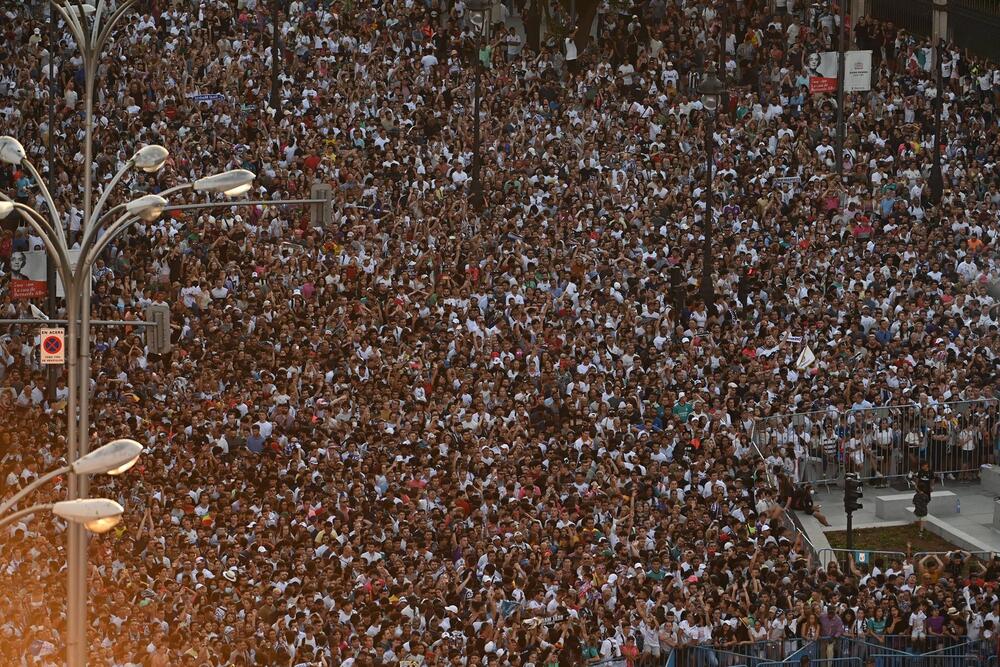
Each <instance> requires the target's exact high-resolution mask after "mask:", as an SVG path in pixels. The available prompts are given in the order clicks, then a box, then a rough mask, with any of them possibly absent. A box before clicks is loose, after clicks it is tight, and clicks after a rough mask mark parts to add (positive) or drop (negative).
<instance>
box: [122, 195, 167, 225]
mask: <svg viewBox="0 0 1000 667" xmlns="http://www.w3.org/2000/svg"><path fill="white" fill-rule="evenodd" d="M166 206H167V200H166V199H164V198H163V197H161V196H160V195H143V196H142V197H139V198H138V199H133V200H132V201H130V202H129V203H127V204H125V210H126V211H128V212H129V213H131V214H132V215H134V216H136V217H138V218H141V219H142V220H145V221H146V222H152V221H153V220H156V219H157V218H158V217H160V214H161V213H163V209H164V208H166Z"/></svg>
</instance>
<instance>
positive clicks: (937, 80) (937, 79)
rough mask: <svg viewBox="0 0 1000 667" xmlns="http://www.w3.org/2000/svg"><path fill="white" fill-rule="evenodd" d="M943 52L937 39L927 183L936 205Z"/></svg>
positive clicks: (940, 177)
mask: <svg viewBox="0 0 1000 667" xmlns="http://www.w3.org/2000/svg"><path fill="white" fill-rule="evenodd" d="M943 54H944V40H943V39H938V43H937V46H936V47H935V49H934V69H935V70H936V72H935V75H934V85H935V87H937V95H936V96H935V97H934V162H933V163H932V164H931V174H930V178H929V179H928V185H930V188H931V201H932V202H934V205H935V206H937V205H938V204H940V203H941V197H942V196H943V195H944V175H943V174H942V173H941V116H942V112H943V111H944V75H943V74H942V73H941V65H942V62H941V56H942V55H943Z"/></svg>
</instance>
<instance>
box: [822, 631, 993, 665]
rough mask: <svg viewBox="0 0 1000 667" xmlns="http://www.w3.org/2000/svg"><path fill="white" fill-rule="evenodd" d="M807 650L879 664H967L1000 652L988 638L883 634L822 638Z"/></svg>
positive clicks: (978, 663)
mask: <svg viewBox="0 0 1000 667" xmlns="http://www.w3.org/2000/svg"><path fill="white" fill-rule="evenodd" d="M808 650H809V655H810V657H818V658H833V657H839V658H856V659H860V660H863V661H864V660H868V659H873V660H874V661H875V664H876V665H877V666H878V667H910V666H911V665H916V667H966V665H971V664H975V665H986V664H987V663H988V662H989V660H990V659H991V658H993V657H995V656H996V655H997V644H996V641H994V640H986V639H981V640H976V641H969V640H968V639H967V638H960V639H953V638H950V637H935V636H929V637H926V638H921V639H914V638H913V637H911V636H910V635H880V636H878V637H867V638H864V639H861V638H855V637H840V638H837V639H820V640H819V641H818V642H816V643H815V644H814V645H813V646H810V647H808Z"/></svg>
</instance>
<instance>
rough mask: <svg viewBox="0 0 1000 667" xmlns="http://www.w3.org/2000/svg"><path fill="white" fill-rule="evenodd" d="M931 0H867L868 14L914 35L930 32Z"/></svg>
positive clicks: (925, 34)
mask: <svg viewBox="0 0 1000 667" xmlns="http://www.w3.org/2000/svg"><path fill="white" fill-rule="evenodd" d="M932 7H933V5H932V2H931V0H868V12H867V14H868V16H873V17H875V18H877V19H878V20H880V21H887V22H890V23H892V24H893V25H895V26H896V27H897V28H903V29H904V30H906V31H908V32H912V33H913V34H915V35H922V36H925V37H926V36H927V35H930V34H931V14H932V11H933V10H932Z"/></svg>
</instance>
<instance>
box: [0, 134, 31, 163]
mask: <svg viewBox="0 0 1000 667" xmlns="http://www.w3.org/2000/svg"><path fill="white" fill-rule="evenodd" d="M24 156H25V152H24V146H22V145H21V142H20V141H18V140H17V139H15V138H14V137H11V136H9V135H4V136H2V137H0V162H6V163H7V164H21V161H22V160H23V159H24Z"/></svg>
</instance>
